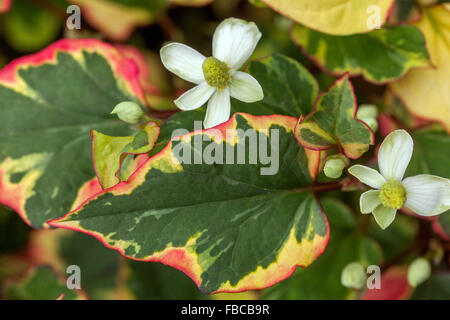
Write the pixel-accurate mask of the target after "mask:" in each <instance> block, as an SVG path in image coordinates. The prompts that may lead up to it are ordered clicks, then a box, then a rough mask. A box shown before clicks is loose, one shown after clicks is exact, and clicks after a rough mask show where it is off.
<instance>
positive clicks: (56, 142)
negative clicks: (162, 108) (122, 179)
mask: <svg viewBox="0 0 450 320" xmlns="http://www.w3.org/2000/svg"><path fill="white" fill-rule="evenodd" d="M137 73H138V70H137V69H136V66H135V64H134V63H133V62H132V61H130V60H128V59H125V58H124V57H123V56H122V55H120V53H119V52H118V51H117V50H116V49H115V48H114V47H113V46H111V45H108V44H106V43H103V42H101V41H98V40H93V39H85V40H61V41H58V42H56V43H54V44H53V45H51V46H49V47H48V48H46V49H44V50H42V51H40V52H38V53H36V54H33V55H30V56H26V57H23V58H19V59H17V60H15V61H13V62H11V63H10V64H9V65H7V66H6V67H4V68H3V69H2V70H1V71H0V203H2V204H5V205H7V206H9V207H11V208H13V209H14V210H15V211H16V212H17V213H18V214H19V215H20V216H21V217H22V218H23V219H24V221H25V222H27V223H28V224H29V225H32V226H34V227H45V226H46V221H47V220H49V219H52V218H57V217H60V216H62V215H63V214H64V213H65V212H67V211H68V210H70V209H71V208H72V209H73V208H75V207H76V206H77V205H79V203H81V202H82V201H83V200H85V199H86V198H87V197H88V196H89V195H92V194H94V193H96V192H98V191H100V190H101V187H100V185H99V183H98V181H97V178H95V172H94V169H93V166H92V158H91V142H90V139H89V132H90V130H92V129H95V130H98V131H102V132H104V133H105V134H109V135H117V136H122V135H123V136H127V135H131V134H132V133H133V132H134V131H133V130H132V129H131V128H130V127H129V126H128V125H126V124H125V123H123V122H121V121H119V120H117V118H116V117H115V116H114V115H111V114H110V112H111V110H112V109H113V108H114V106H115V105H117V104H118V103H120V102H122V101H135V102H136V103H141V104H142V105H144V104H145V98H144V94H143V92H142V89H141V87H140V85H139V81H138V78H137Z"/></svg>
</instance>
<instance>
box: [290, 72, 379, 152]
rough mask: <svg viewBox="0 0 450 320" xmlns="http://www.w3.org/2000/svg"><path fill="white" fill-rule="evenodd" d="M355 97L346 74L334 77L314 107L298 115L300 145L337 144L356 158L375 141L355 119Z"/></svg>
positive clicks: (325, 146) (323, 146)
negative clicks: (332, 82)
mask: <svg viewBox="0 0 450 320" xmlns="http://www.w3.org/2000/svg"><path fill="white" fill-rule="evenodd" d="M356 108H357V106H356V98H355V95H354V92H353V87H352V85H351V83H350V81H349V79H348V75H345V76H343V77H342V78H340V79H339V80H337V81H336V82H335V83H334V84H333V85H332V86H331V88H330V90H329V91H328V92H327V93H325V94H324V95H322V96H321V97H320V98H319V99H318V101H317V102H316V108H315V110H314V111H313V112H312V113H310V114H309V115H308V116H306V117H303V116H301V117H300V119H299V121H298V124H297V126H296V128H295V134H296V137H297V139H298V141H299V143H300V144H301V145H303V146H304V147H305V148H308V149H312V150H327V149H330V148H332V147H337V148H338V149H339V151H341V152H343V153H344V154H345V155H346V156H347V157H348V158H352V159H357V158H359V157H361V156H362V155H363V154H364V152H366V151H367V150H368V149H369V146H370V145H371V144H373V143H374V136H373V132H372V131H371V130H370V128H369V127H368V126H367V125H366V124H365V123H364V122H362V121H360V120H358V119H356Z"/></svg>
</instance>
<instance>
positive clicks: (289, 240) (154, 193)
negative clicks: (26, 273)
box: [49, 113, 329, 292]
mask: <svg viewBox="0 0 450 320" xmlns="http://www.w3.org/2000/svg"><path fill="white" fill-rule="evenodd" d="M295 123H296V119H295V118H292V117H287V116H279V115H273V116H259V117H255V116H250V115H246V114H239V113H236V114H235V115H234V116H233V117H232V118H231V119H230V120H229V121H227V122H225V123H223V124H222V125H220V126H217V127H215V128H211V129H208V130H201V131H195V132H191V133H187V134H185V135H182V136H179V137H174V138H173V139H172V140H171V141H170V143H169V144H168V145H167V146H166V147H165V148H164V149H163V150H162V151H161V152H159V153H158V154H156V155H154V156H153V157H152V158H150V159H149V160H148V161H147V162H146V163H145V164H143V165H142V166H141V167H139V169H138V170H137V171H136V172H135V173H134V174H133V175H132V176H131V177H130V179H128V181H126V182H121V183H119V184H118V185H116V186H114V187H112V188H110V189H108V190H105V191H104V192H101V193H99V194H97V195H96V196H94V197H92V198H91V199H90V201H89V202H87V203H85V204H84V205H82V206H81V207H80V208H78V209H76V210H74V211H72V212H70V213H68V214H67V215H66V216H64V217H63V218H61V219H56V220H53V221H51V222H49V223H50V224H51V225H52V226H55V227H63V228H67V229H73V230H77V231H80V232H84V233H88V234H91V235H93V236H95V237H97V238H98V239H99V240H101V241H102V242H103V243H104V244H105V245H106V246H108V247H110V248H113V249H115V250H118V251H120V252H121V253H122V254H123V255H125V256H127V257H130V258H133V259H138V260H144V261H159V262H163V263H164V264H168V265H171V266H173V267H175V268H178V269H180V270H182V271H184V272H185V273H186V274H187V275H188V276H189V277H191V278H192V279H193V280H194V281H195V282H196V284H197V285H198V286H199V287H200V289H201V290H202V291H205V292H224V291H225V292H236V291H242V290H249V289H256V288H264V287H267V286H270V285H273V284H274V283H276V282H278V281H281V280H283V279H285V278H286V277H288V276H289V275H291V274H292V272H294V270H295V268H296V267H297V266H303V267H306V266H308V265H310V264H311V263H312V262H313V261H314V260H315V259H316V258H317V257H318V256H319V255H320V254H321V253H322V252H323V250H324V249H325V247H326V244H327V241H328V234H329V230H328V224H327V219H326V217H325V215H324V213H323V212H322V211H321V209H320V206H319V203H318V202H317V200H316V198H315V197H314V194H313V192H312V191H311V189H310V186H311V184H312V182H313V178H312V176H313V175H314V172H315V171H316V170H317V162H318V157H317V152H309V151H306V150H305V149H303V148H302V147H301V146H300V145H299V144H298V143H297V141H296V139H295V136H294V127H295ZM245 130H249V131H245ZM239 132H241V133H239ZM242 132H247V134H248V135H249V136H251V135H255V136H254V139H257V140H258V142H256V144H257V145H261V144H262V145H264V144H267V145H268V148H269V149H270V148H271V146H274V147H275V149H272V150H271V151H270V153H271V154H272V155H273V159H274V161H276V160H275V159H277V157H278V155H279V165H278V166H277V167H278V170H275V171H274V172H269V171H270V170H269V171H264V170H265V169H266V170H267V169H268V167H270V166H272V165H273V164H274V163H272V162H271V161H270V162H271V163H272V164H269V163H268V162H267V161H265V160H264V158H261V155H259V156H258V155H257V153H255V152H252V151H251V150H250V145H254V144H255V141H253V140H252V143H250V142H249V139H251V138H249V137H248V136H247V138H245V136H242ZM258 150H264V148H262V149H258ZM259 152H261V151H259ZM202 154H203V157H202ZM231 154H233V157H235V158H234V159H236V160H235V162H232V163H233V164H230V158H228V157H231ZM226 155H228V156H226ZM199 156H200V158H199ZM242 156H244V157H243V158H241V157H242ZM254 156H257V158H254ZM239 158H240V159H241V160H238V159H239ZM202 159H203V160H202ZM220 159H221V160H220ZM226 159H228V160H227V161H226ZM252 159H253V160H252ZM222 161H223V162H222ZM236 161H238V164H236ZM195 163H197V164H195ZM227 163H229V164H227ZM239 163H241V164H239ZM268 174H272V175H268Z"/></svg>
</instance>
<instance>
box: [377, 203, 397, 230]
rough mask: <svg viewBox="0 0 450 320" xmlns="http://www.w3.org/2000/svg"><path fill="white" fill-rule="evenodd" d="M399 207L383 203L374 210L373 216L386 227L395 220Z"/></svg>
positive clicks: (382, 227) (380, 224) (383, 227)
mask: <svg viewBox="0 0 450 320" xmlns="http://www.w3.org/2000/svg"><path fill="white" fill-rule="evenodd" d="M396 212H397V209H392V208H386V207H385V206H383V205H382V204H380V205H379V206H378V207H376V208H375V210H373V216H374V218H375V221H376V222H377V223H378V225H379V226H380V228H381V229H383V230H384V229H386V228H387V227H389V225H390V224H391V223H392V222H393V221H394V219H395V214H396Z"/></svg>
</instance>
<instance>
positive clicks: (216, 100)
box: [203, 88, 231, 129]
mask: <svg viewBox="0 0 450 320" xmlns="http://www.w3.org/2000/svg"><path fill="white" fill-rule="evenodd" d="M230 109H231V105H230V91H229V90H228V88H225V89H223V90H217V91H216V92H215V93H214V94H213V95H212V97H211V99H209V103H208V109H207V110H206V116H205V121H204V122H203V125H204V126H205V129H208V128H212V127H215V126H217V125H219V124H221V123H222V122H225V121H227V120H228V119H229V118H230Z"/></svg>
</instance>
